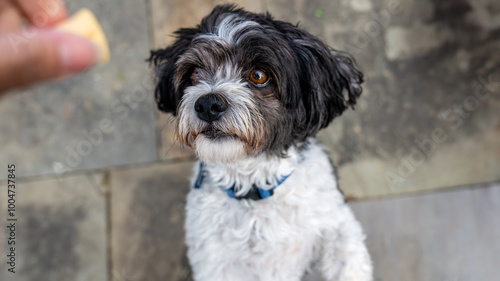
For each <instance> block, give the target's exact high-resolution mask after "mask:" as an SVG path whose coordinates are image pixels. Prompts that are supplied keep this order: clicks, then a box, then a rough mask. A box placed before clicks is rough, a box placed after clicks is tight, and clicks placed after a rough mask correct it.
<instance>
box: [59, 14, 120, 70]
mask: <svg viewBox="0 0 500 281" xmlns="http://www.w3.org/2000/svg"><path fill="white" fill-rule="evenodd" d="M56 29H57V30H60V31H63V32H68V33H72V34H76V35H80V36H83V37H85V38H88V39H89V40H91V41H92V42H94V43H95V44H96V45H97V46H98V47H99V50H100V58H99V60H100V61H101V62H107V61H109V58H110V52H109V45H108V40H107V39H106V35H105V34H104V31H103V30H102V28H101V25H100V24H99V21H97V18H96V17H95V16H94V14H93V13H92V12H91V11H90V10H89V9H81V10H80V11H78V12H77V13H76V14H74V15H73V16H72V17H71V18H69V19H68V20H66V21H64V22H62V23H60V24H59V25H58V26H57V27H56Z"/></svg>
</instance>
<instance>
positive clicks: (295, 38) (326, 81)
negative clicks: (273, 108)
mask: <svg viewBox="0 0 500 281" xmlns="http://www.w3.org/2000/svg"><path fill="white" fill-rule="evenodd" d="M289 38H290V39H289V40H290V41H291V42H290V43H291V46H292V48H293V51H294V54H295V63H296V67H297V71H298V73H297V74H296V75H297V76H296V77H295V78H294V79H293V80H296V81H297V80H298V84H297V83H296V81H295V85H294V86H293V87H291V86H292V85H289V86H288V87H287V88H288V89H289V91H290V90H291V91H292V93H291V94H290V95H286V98H285V106H286V107H288V108H292V109H294V110H298V112H297V113H298V114H295V116H297V117H298V118H299V119H298V120H297V121H296V123H297V124H296V125H297V126H298V127H297V128H299V130H300V134H302V135H303V136H304V137H305V136H313V135H315V134H316V133H317V132H318V131H319V130H320V129H322V128H324V127H326V126H327V125H328V124H329V123H330V122H331V121H332V120H333V118H335V117H336V116H339V115H341V114H342V112H344V111H345V110H346V109H347V108H348V107H354V105H355V104H356V100H357V98H358V97H359V96H360V95H361V92H362V88H361V83H362V82H363V74H362V73H361V72H360V71H359V70H358V69H357V68H356V66H355V63H354V59H353V58H352V57H351V56H350V55H349V54H347V53H344V52H339V51H336V50H333V49H332V48H330V47H328V46H327V45H326V44H324V43H323V42H322V41H320V40H319V39H318V38H316V37H314V36H312V35H310V34H309V33H307V32H305V31H302V30H299V29H296V28H295V30H294V31H293V32H292V33H291V35H290V37H289Z"/></svg>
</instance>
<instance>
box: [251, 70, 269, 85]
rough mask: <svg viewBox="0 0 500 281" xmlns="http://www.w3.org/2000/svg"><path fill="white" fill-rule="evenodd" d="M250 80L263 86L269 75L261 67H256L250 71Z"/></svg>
mask: <svg viewBox="0 0 500 281" xmlns="http://www.w3.org/2000/svg"><path fill="white" fill-rule="evenodd" d="M250 80H251V81H252V82H253V83H254V84H255V85H257V86H265V84H266V83H267V81H268V80H269V77H268V76H267V73H266V72H265V71H264V70H263V69H260V68H256V69H254V70H252V72H250Z"/></svg>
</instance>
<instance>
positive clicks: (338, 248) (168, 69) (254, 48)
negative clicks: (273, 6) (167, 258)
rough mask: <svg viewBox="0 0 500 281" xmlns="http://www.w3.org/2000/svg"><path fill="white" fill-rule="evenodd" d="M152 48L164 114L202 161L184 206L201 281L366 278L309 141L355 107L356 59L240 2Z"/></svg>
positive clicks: (358, 245)
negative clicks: (170, 42) (315, 274)
mask: <svg viewBox="0 0 500 281" xmlns="http://www.w3.org/2000/svg"><path fill="white" fill-rule="evenodd" d="M176 35H177V40H176V42H175V43H174V44H173V45H172V46H169V47H167V48H165V49H161V50H156V51H152V52H151V58H150V61H151V62H152V63H153V64H154V65H155V66H156V68H157V72H158V85H157V88H156V99H157V102H158V107H159V109H160V110H163V111H166V112H172V113H173V115H174V116H175V117H176V138H177V140H178V141H179V142H180V143H181V144H183V145H186V146H189V147H192V148H193V149H194V150H195V151H196V154H197V156H198V157H199V159H200V162H199V163H198V164H197V165H196V166H195V171H194V173H195V177H194V179H193V182H192V189H191V190H190V192H189V195H188V198H187V206H186V211H187V215H186V224H185V227H186V243H187V246H188V258H189V261H190V263H191V266H192V269H193V275H194V279H195V280H197V281H212V280H213V281H239V280H242V281H278V280H280V281H298V280H302V278H308V277H307V276H309V274H310V273H311V272H312V271H317V272H319V273H320V274H321V275H322V277H323V279H325V280H327V281H334V280H338V281H370V280H372V266H371V261H370V256H369V254H368V251H367V249H366V247H365V245H364V242H363V240H364V235H363V232H362V230H361V227H360V225H359V223H358V222H357V221H356V219H355V218H354V216H353V214H352V212H351V210H350V208H349V206H348V205H347V204H346V203H345V201H344V198H343V196H342V194H341V192H340V191H339V189H338V188H337V179H336V176H335V171H334V168H333V167H332V165H331V163H330V161H329V158H328V156H327V154H326V153H325V152H324V151H323V149H322V148H321V146H319V145H318V144H317V143H316V140H315V139H314V136H315V135H316V133H317V132H318V131H319V130H320V129H322V128H324V127H326V126H327V125H328V124H329V123H330V121H332V119H333V118H334V117H336V116H339V115H341V114H342V112H343V111H344V110H345V109H346V108H348V107H350V106H353V105H354V104H355V103H356V98H358V97H359V95H360V94H361V91H362V89H361V86H360V84H361V83H362V80H363V78H362V77H363V76H362V74H361V72H360V71H359V70H357V69H356V68H355V66H354V64H353V60H352V59H351V58H350V56H349V55H347V54H345V53H342V52H338V51H335V50H333V49H331V48H329V47H328V46H327V45H325V44H324V43H323V42H321V41H320V40H319V39H318V38H316V37H314V36H312V35H311V34H309V33H307V32H306V31H304V30H301V29H299V28H297V26H294V25H292V24H289V23H286V22H282V21H278V20H274V19H273V18H272V17H271V16H270V15H269V14H254V13H250V12H247V11H244V10H242V9H240V8H237V7H235V6H233V5H222V6H217V7H215V9H214V10H213V11H212V12H211V13H210V14H209V15H208V16H206V17H205V18H204V19H203V20H202V22H201V24H200V25H198V26H197V27H195V28H183V29H180V30H178V31H177V32H176Z"/></svg>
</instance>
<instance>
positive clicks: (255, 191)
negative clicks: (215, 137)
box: [194, 162, 293, 201]
mask: <svg viewBox="0 0 500 281" xmlns="http://www.w3.org/2000/svg"><path fill="white" fill-rule="evenodd" d="M292 173H293V171H292V172H291V173H290V174H288V175H286V176H284V177H282V178H281V179H277V182H276V185H275V186H274V187H272V188H270V189H263V188H260V187H258V186H256V185H255V184H254V185H253V186H252V188H251V189H250V191H249V192H247V193H246V194H245V195H242V196H237V195H236V193H235V186H234V185H233V186H231V187H229V188H224V189H225V190H226V193H227V195H228V196H229V197H231V198H235V199H238V200H241V199H250V200H255V201H257V200H261V199H266V198H269V197H271V196H272V195H273V194H274V189H276V188H277V187H278V186H280V185H281V184H282V183H283V182H284V181H285V180H286V179H287V178H288V177H289V176H290V175H291V174H292ZM207 174H208V172H207V171H206V170H205V164H204V163H203V162H200V168H199V171H198V176H197V177H196V181H195V183H194V188H195V189H199V188H201V186H202V185H203V180H204V179H205V176H207Z"/></svg>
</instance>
